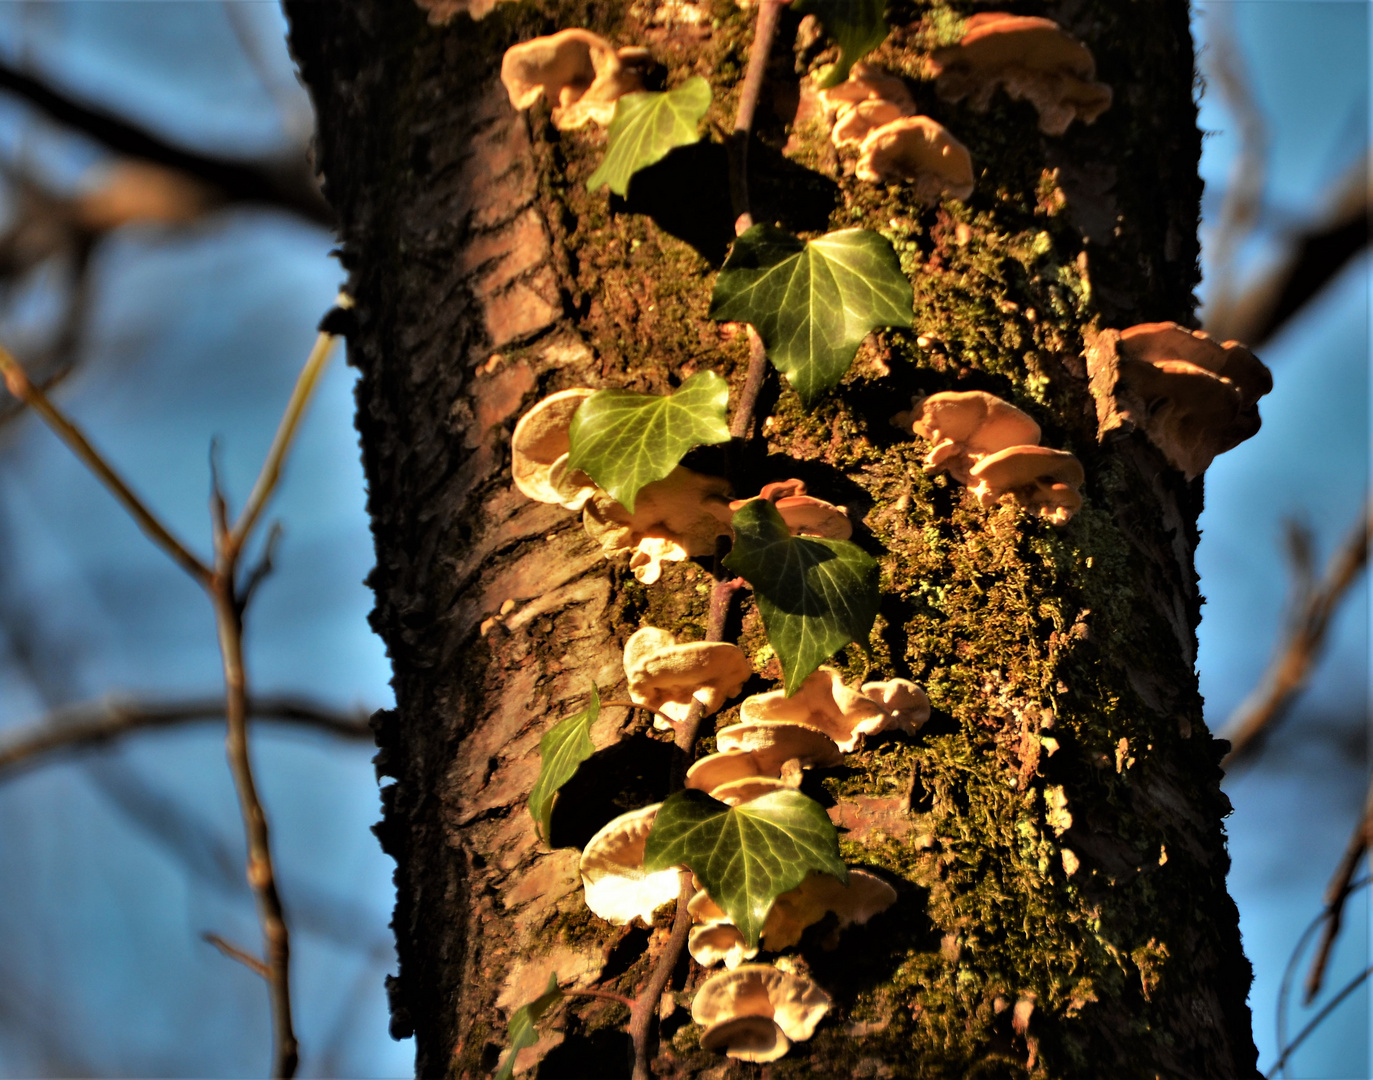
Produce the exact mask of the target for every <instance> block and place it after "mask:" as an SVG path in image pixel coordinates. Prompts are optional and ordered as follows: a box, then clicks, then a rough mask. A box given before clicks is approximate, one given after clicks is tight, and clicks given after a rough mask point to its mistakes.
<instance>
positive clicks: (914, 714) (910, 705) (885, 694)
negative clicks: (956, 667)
mask: <svg viewBox="0 0 1373 1080" xmlns="http://www.w3.org/2000/svg"><path fill="white" fill-rule="evenodd" d="M862 690H863V696H864V697H865V698H868V699H869V700H871V701H875V702H876V703H877V707H878V708H879V709H881V710H882V711H883V712H884V713H886V714H887V716H888V717H889V718H890V719H891V722H892V726H893V727H895V728H896V729H897V730H898V731H904V732H905V733H906V734H908V735H914V734H915V733H916V732H917V731H919V730H920V728H921V727H923V726H924V724H925V721H926V720H928V719H929V718H930V699H929V698H928V697H926V696H925V691H924V690H922V689H920V687H919V686H917V685H916V684H915V683H913V682H911V681H910V680H909V679H887V680H885V681H883V682H866V683H864V684H863V687H862Z"/></svg>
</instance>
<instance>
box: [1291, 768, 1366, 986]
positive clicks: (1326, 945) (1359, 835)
mask: <svg viewBox="0 0 1373 1080" xmlns="http://www.w3.org/2000/svg"><path fill="white" fill-rule="evenodd" d="M1370 844H1373V785H1370V787H1369V789H1368V796H1367V798H1366V799H1365V800H1364V808H1363V817H1362V818H1360V819H1359V823H1358V825H1356V826H1355V828H1354V832H1353V833H1352V834H1351V835H1350V837H1349V843H1348V844H1347V845H1346V846H1345V849H1344V855H1343V856H1341V858H1340V862H1339V865H1338V866H1337V867H1336V868H1335V874H1334V876H1333V877H1332V878H1331V879H1330V884H1329V885H1328V886H1327V887H1326V890H1325V913H1324V920H1325V927H1324V929H1323V930H1322V931H1321V942H1320V944H1319V945H1318V946H1317V947H1316V956H1315V959H1313V960H1312V961H1311V970H1310V972H1309V973H1308V974H1307V976H1306V994H1305V998H1304V999H1303V1004H1305V1005H1310V1004H1311V1003H1312V1002H1313V1001H1315V1000H1316V995H1317V994H1319V993H1320V992H1321V984H1322V983H1324V981H1325V969H1326V965H1327V964H1329V962H1330V953H1331V950H1332V949H1333V948H1334V947H1335V940H1336V939H1337V938H1338V937H1339V936H1340V927H1341V925H1342V923H1343V921H1344V905H1345V901H1346V900H1347V899H1349V895H1350V893H1352V892H1353V891H1354V875H1355V874H1356V873H1357V872H1358V869H1359V861H1360V860H1361V859H1362V858H1363V856H1364V853H1365V852H1367V851H1368V848H1369V845H1370Z"/></svg>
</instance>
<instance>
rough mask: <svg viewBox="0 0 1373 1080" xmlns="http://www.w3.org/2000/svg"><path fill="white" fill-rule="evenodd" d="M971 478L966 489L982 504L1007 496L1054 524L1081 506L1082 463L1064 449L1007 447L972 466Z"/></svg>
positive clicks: (1062, 523)
mask: <svg viewBox="0 0 1373 1080" xmlns="http://www.w3.org/2000/svg"><path fill="white" fill-rule="evenodd" d="M972 479H973V480H974V481H975V483H974V484H973V485H972V486H971V487H969V488H968V490H969V491H970V492H972V494H973V495H975V496H976V497H977V501H978V503H979V504H981V505H982V506H991V505H992V504H993V503H994V502H997V501H998V500H1000V499H1002V498H1006V497H1009V498H1011V499H1013V500H1014V501H1015V503H1016V505H1017V506H1019V507H1020V508H1021V509H1022V510H1024V511H1026V512H1028V513H1032V514H1038V515H1039V516H1040V517H1042V518H1044V519H1045V520H1046V521H1049V522H1051V523H1052V524H1054V525H1066V524H1067V523H1068V521H1069V520H1070V519H1071V518H1072V516H1073V515H1074V514H1075V513H1077V511H1078V510H1079V509H1080V508H1081V506H1082V496H1081V495H1079V494H1078V490H1077V489H1078V488H1079V487H1080V486H1081V484H1082V481H1083V472H1082V462H1080V461H1078V459H1077V458H1075V457H1074V456H1073V455H1072V454H1070V453H1068V452H1067V451H1066V450H1051V449H1050V448H1049V447H1047V446H1012V447H1008V448H1007V449H1005V450H1000V451H998V452H997V453H995V454H990V455H988V456H987V457H985V458H983V459H982V460H981V461H979V462H978V463H977V464H976V465H974V466H973V468H972Z"/></svg>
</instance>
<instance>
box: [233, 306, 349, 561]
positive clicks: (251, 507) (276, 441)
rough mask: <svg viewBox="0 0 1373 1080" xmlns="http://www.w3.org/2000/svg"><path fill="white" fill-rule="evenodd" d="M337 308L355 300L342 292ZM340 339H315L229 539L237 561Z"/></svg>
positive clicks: (322, 334) (322, 335) (329, 336)
mask: <svg viewBox="0 0 1373 1080" xmlns="http://www.w3.org/2000/svg"><path fill="white" fill-rule="evenodd" d="M334 305H335V307H337V308H340V309H342V310H344V311H346V310H348V309H349V308H351V307H352V306H353V298H352V297H351V296H349V295H348V294H347V293H339V294H338V298H337V299H336V300H335V301H334ZM337 340H338V338H337V337H336V336H335V335H334V334H331V333H329V332H328V331H327V330H321V331H320V332H319V336H318V337H317V338H315V346H314V348H313V349H311V350H310V355H309V357H308V358H307V359H306V361H305V366H304V367H303V368H301V370H300V375H299V376H298V377H297V379H296V385H295V386H294V387H293V388H292V389H291V398H290V400H289V401H288V402H287V403H286V411H285V412H284V413H283V414H282V417H281V423H280V425H279V426H278V427H277V431H276V435H275V436H273V438H272V445H271V448H270V449H269V450H268V451H267V459H266V460H265V461H264V462H263V463H262V471H261V472H259V473H258V477H257V480H256V481H255V482H254V483H253V490H252V492H251V493H250V494H249V496H248V502H247V503H246V504H245V505H244V507H243V512H242V513H241V514H240V515H239V517H238V521H237V522H235V523H234V527H233V531H232V532H231V533H230V535H229V538H228V544H229V550H230V551H231V552H232V553H233V556H234V557H235V558H236V557H237V554H238V552H239V551H240V550H241V549H242V547H243V544H244V542H245V541H246V540H247V539H248V535H249V533H251V532H252V529H253V526H254V525H255V524H256V523H257V519H258V517H259V516H260V515H261V514H262V510H263V508H264V507H265V506H266V505H267V501H268V500H269V499H271V497H272V493H273V492H274V491H276V486H277V482H278V481H279V480H280V479H281V466H282V463H283V462H284V461H285V460H286V455H287V454H288V453H290V450H291V443H292V442H293V441H294V440H295V437H296V431H297V430H298V429H299V427H300V421H301V418H302V417H303V416H304V415H305V408H306V406H307V405H309V403H310V399H311V397H313V396H314V392H315V388H316V387H317V386H318V385H319V379H320V376H321V375H323V374H324V368H325V366H326V365H327V364H328V362H329V354H330V353H331V352H332V351H333V348H334V343H335V342H336V341H337Z"/></svg>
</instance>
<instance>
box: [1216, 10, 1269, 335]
mask: <svg viewBox="0 0 1373 1080" xmlns="http://www.w3.org/2000/svg"><path fill="white" fill-rule="evenodd" d="M1206 31H1207V33H1206V36H1207V44H1208V48H1207V60H1208V62H1207V64H1206V72H1207V74H1208V75H1209V76H1210V77H1211V80H1212V81H1213V82H1214V83H1215V85H1216V87H1217V88H1218V89H1219V90H1220V94H1221V97H1222V98H1223V99H1224V101H1225V104H1226V105H1228V106H1229V108H1230V111H1231V112H1232V113H1233V114H1234V117H1235V126H1236V127H1237V128H1238V134H1239V153H1238V154H1236V156H1235V162H1234V164H1233V165H1232V166H1231V168H1230V176H1229V179H1228V183H1227V184H1226V189H1225V198H1224V200H1223V202H1222V203H1221V208H1220V213H1219V214H1218V215H1217V218H1218V222H1219V223H1218V225H1217V227H1216V231H1215V234H1214V237H1213V240H1212V243H1211V245H1210V248H1211V250H1210V259H1209V262H1210V263H1211V266H1212V269H1211V274H1210V276H1211V290H1210V292H1211V295H1210V296H1209V297H1208V300H1207V308H1208V310H1209V309H1215V310H1218V311H1220V310H1225V309H1226V308H1228V306H1229V303H1230V294H1231V290H1232V288H1233V283H1234V270H1235V252H1236V251H1237V250H1238V249H1239V247H1240V245H1241V244H1242V243H1243V242H1244V239H1245V237H1247V236H1248V235H1249V234H1250V233H1251V232H1252V231H1253V229H1254V225H1255V223H1256V222H1257V221H1258V218H1259V211H1260V209H1261V208H1262V206H1263V196H1264V187H1265V184H1266V170H1265V163H1266V159H1267V152H1268V127H1267V124H1266V123H1265V121H1264V117H1263V111H1262V110H1261V109H1260V108H1259V106H1258V102H1257V101H1256V100H1255V99H1254V93H1253V86H1252V82H1251V80H1250V78H1249V75H1248V72H1247V71H1246V70H1245V68H1244V62H1243V57H1242V55H1241V53H1240V49H1239V47H1238V45H1237V43H1236V39H1235V31H1234V23H1233V19H1232V17H1231V13H1230V12H1229V10H1228V9H1226V10H1222V8H1221V7H1220V6H1216V7H1210V8H1207V11H1206Z"/></svg>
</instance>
